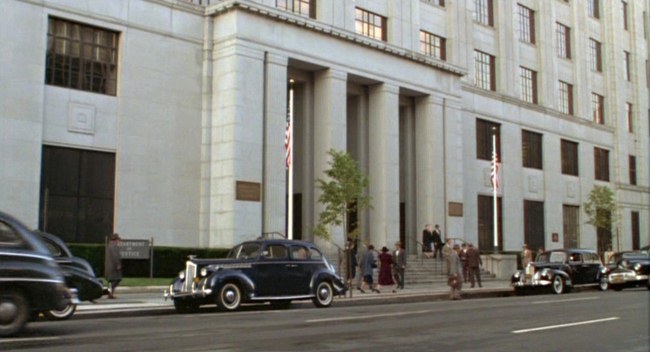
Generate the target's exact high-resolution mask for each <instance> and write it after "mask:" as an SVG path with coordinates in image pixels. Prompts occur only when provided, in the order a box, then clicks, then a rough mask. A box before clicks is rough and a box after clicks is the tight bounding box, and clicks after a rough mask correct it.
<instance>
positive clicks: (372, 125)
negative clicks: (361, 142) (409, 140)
mask: <svg viewBox="0 0 650 352" xmlns="http://www.w3.org/2000/svg"><path fill="white" fill-rule="evenodd" d="M368 129H369V134H368V143H369V148H368V166H369V176H370V197H371V198H372V205H373V209H372V210H370V242H371V243H373V244H375V245H378V246H383V245H389V244H391V243H394V242H395V241H396V240H397V239H399V216H400V214H399V87H397V86H395V85H391V84H386V83H384V84H378V85H374V86H371V87H369V125H368Z"/></svg>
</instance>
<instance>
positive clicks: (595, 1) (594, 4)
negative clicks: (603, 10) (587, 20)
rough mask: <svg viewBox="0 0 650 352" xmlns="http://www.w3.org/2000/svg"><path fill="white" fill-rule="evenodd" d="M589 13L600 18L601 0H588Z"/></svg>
mask: <svg viewBox="0 0 650 352" xmlns="http://www.w3.org/2000/svg"><path fill="white" fill-rule="evenodd" d="M587 13H588V14H589V16H591V17H593V18H600V1H599V0H587Z"/></svg>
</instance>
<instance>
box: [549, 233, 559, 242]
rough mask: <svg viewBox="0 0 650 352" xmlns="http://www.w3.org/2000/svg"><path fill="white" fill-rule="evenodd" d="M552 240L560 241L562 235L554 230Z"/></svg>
mask: <svg viewBox="0 0 650 352" xmlns="http://www.w3.org/2000/svg"><path fill="white" fill-rule="evenodd" d="M551 241H553V242H560V236H559V235H558V233H557V232H553V234H551Z"/></svg>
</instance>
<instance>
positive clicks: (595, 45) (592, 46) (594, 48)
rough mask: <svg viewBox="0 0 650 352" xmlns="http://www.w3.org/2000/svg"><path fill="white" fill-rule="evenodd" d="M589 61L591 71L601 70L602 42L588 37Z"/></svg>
mask: <svg viewBox="0 0 650 352" xmlns="http://www.w3.org/2000/svg"><path fill="white" fill-rule="evenodd" d="M589 63H590V66H591V70H592V71H597V72H603V59H602V44H601V43H600V42H599V41H597V40H595V39H593V38H589Z"/></svg>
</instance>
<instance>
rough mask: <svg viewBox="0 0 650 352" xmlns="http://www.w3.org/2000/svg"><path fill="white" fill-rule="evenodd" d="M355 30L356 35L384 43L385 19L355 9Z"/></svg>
mask: <svg viewBox="0 0 650 352" xmlns="http://www.w3.org/2000/svg"><path fill="white" fill-rule="evenodd" d="M355 29H356V32H357V33H358V34H361V35H365V36H366V37H370V38H374V39H378V40H383V41H386V38H387V37H386V17H384V16H380V15H377V14H374V13H372V12H369V11H366V10H363V9H360V8H358V7H357V8H356V11H355Z"/></svg>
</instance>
